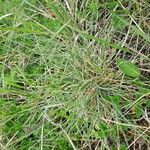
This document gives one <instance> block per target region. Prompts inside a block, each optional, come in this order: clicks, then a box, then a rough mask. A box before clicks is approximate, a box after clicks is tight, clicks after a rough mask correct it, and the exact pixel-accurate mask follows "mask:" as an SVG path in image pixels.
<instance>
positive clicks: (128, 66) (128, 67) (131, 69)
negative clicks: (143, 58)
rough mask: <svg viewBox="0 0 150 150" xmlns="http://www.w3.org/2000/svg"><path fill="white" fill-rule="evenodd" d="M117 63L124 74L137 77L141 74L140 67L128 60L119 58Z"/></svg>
mask: <svg viewBox="0 0 150 150" xmlns="http://www.w3.org/2000/svg"><path fill="white" fill-rule="evenodd" d="M117 65H118V67H119V69H120V70H121V71H122V72H123V73H124V74H126V75H128V76H130V77H135V78H137V77H139V76H140V70H139V68H138V67H137V66H136V65H135V64H133V63H131V62H130V61H128V60H125V59H120V58H119V59H117Z"/></svg>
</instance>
